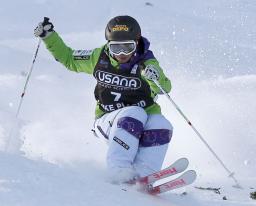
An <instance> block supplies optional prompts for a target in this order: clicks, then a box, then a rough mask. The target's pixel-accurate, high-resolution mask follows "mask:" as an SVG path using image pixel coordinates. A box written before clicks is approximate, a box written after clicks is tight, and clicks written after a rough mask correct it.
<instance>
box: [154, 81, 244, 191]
mask: <svg viewBox="0 0 256 206" xmlns="http://www.w3.org/2000/svg"><path fill="white" fill-rule="evenodd" d="M153 81H154V83H155V84H156V85H157V87H158V88H159V89H160V90H161V92H162V93H163V94H164V95H165V96H166V97H167V99H169V101H170V102H171V103H172V104H173V106H174V107H175V108H176V110H177V111H178V112H179V113H180V114H181V116H182V117H183V118H184V119H185V120H186V122H187V123H188V124H189V126H191V128H192V129H193V130H194V132H195V133H196V134H197V136H198V137H199V138H200V139H201V141H202V142H203V143H204V144H205V145H206V147H207V148H208V149H209V150H210V151H211V153H212V154H213V155H214V156H215V158H216V159H217V160H218V161H219V163H220V164H221V165H222V166H223V168H224V169H225V170H226V171H227V173H228V177H230V178H232V179H233V180H234V182H235V184H236V185H234V187H237V188H242V187H241V186H240V184H239V183H238V181H237V179H236V178H235V177H234V172H231V171H230V170H229V169H228V168H227V166H226V165H225V164H224V162H223V161H222V160H221V159H220V158H219V156H218V155H217V154H216V152H214V150H213V149H212V148H211V147H210V145H209V144H208V143H207V142H206V140H205V139H204V138H203V136H202V135H201V134H200V133H199V132H198V130H197V129H196V128H195V127H194V126H193V124H192V123H191V121H190V120H189V119H188V118H187V117H186V116H185V114H184V113H183V112H182V111H181V109H180V108H179V107H178V105H177V104H176V103H175V102H174V101H173V99H172V98H171V97H170V95H169V94H167V92H165V91H164V89H163V88H162V87H161V85H160V84H159V82H158V81H157V80H153Z"/></svg>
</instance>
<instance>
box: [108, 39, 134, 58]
mask: <svg viewBox="0 0 256 206" xmlns="http://www.w3.org/2000/svg"><path fill="white" fill-rule="evenodd" d="M108 48H109V52H110V53H111V54H114V55H120V54H124V55H129V54H131V53H133V52H134V51H135V50H136V42H135V41H133V40H132V41H110V42H109V43H108Z"/></svg>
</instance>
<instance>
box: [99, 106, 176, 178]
mask: <svg viewBox="0 0 256 206" xmlns="http://www.w3.org/2000/svg"><path fill="white" fill-rule="evenodd" d="M94 130H95V133H96V135H97V136H98V137H103V138H106V139H108V143H109V149H108V153H107V167H108V169H109V170H110V171H111V170H116V169H118V168H119V169H120V168H122V169H128V170H133V171H134V174H133V175H134V176H135V175H138V176H141V177H142V176H145V175H148V174H150V173H153V172H155V171H158V170H160V169H161V167H162V164H163V161H164V158H165V154H166V151H167V149H168V143H169V142H170V140H171V137H172V130H173V128H172V125H171V123H170V122H169V121H168V120H167V119H166V118H165V117H164V116H163V115H161V114H152V115H147V113H146V112H145V110H144V109H143V108H141V107H138V106H129V107H124V108H122V109H119V110H116V111H113V112H111V113H107V114H105V115H103V116H102V117H101V118H99V119H97V120H96V121H95V124H94ZM131 178H132V177H131Z"/></svg>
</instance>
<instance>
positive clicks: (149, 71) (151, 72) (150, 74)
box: [141, 64, 159, 81]
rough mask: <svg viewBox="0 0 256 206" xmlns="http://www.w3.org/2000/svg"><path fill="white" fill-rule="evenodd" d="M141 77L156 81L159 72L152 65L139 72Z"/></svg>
mask: <svg viewBox="0 0 256 206" xmlns="http://www.w3.org/2000/svg"><path fill="white" fill-rule="evenodd" d="M141 74H142V76H144V77H145V78H146V79H148V80H151V81H152V80H158V79H159V72H158V71H157V69H156V67H155V66H154V65H151V64H149V65H147V66H146V68H145V69H144V70H143V71H142V72H141Z"/></svg>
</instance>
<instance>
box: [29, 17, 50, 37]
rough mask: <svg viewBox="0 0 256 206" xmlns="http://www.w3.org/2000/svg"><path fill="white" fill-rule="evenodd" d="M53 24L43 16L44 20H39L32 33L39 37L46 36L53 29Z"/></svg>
mask: <svg viewBox="0 0 256 206" xmlns="http://www.w3.org/2000/svg"><path fill="white" fill-rule="evenodd" d="M53 28H54V26H53V24H52V23H51V22H49V18H47V17H44V21H43V22H40V23H39V24H38V26H37V27H36V28H35V30H34V35H35V36H36V37H41V38H42V39H44V38H46V37H48V36H49V35H50V34H51V33H52V32H53V31H54V30H53Z"/></svg>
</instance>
